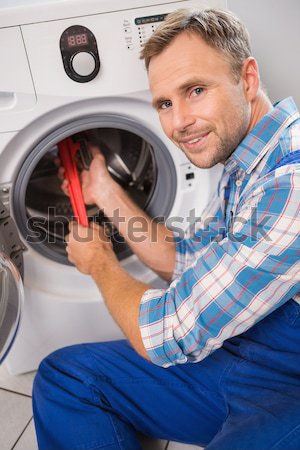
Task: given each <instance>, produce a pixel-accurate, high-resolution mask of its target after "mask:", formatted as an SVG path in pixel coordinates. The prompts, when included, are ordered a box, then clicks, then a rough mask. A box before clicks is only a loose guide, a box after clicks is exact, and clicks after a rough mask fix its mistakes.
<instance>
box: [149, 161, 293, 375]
mask: <svg viewBox="0 0 300 450" xmlns="http://www.w3.org/2000/svg"><path fill="white" fill-rule="evenodd" d="M279 170H280V169H279ZM283 172H284V171H283ZM299 193H300V176H299V172H297V171H296V170H295V172H294V173H293V172H291V173H285V174H284V173H283V174H281V175H279V171H277V172H276V176H273V177H270V176H268V177H266V178H262V179H261V180H259V182H258V183H257V184H256V186H253V188H252V189H251V190H250V191H249V192H248V194H247V199H246V198H244V199H243V205H242V207H241V208H240V209H239V211H238V216H237V217H233V224H232V230H229V231H228V234H227V236H225V237H224V239H222V240H221V241H219V242H218V241H214V242H211V243H210V244H209V245H207V246H206V247H203V249H202V250H200V252H199V253H198V254H197V259H196V260H195V261H194V262H193V263H192V264H191V265H190V266H189V267H187V268H186V269H185V271H184V272H183V273H182V274H181V275H180V276H179V277H178V278H177V279H176V280H174V282H173V283H172V284H171V286H170V287H169V289H167V290H166V291H164V292H163V293H162V292H161V291H156V292H155V290H152V291H151V292H150V293H146V295H144V297H143V298H142V299H141V309H140V329H141V335H142V339H143V342H144V346H145V348H146V350H147V353H148V355H149V356H150V358H151V361H152V362H154V363H155V364H157V365H160V366H163V367H168V366H169V365H173V364H179V363H185V362H195V361H200V360H202V359H203V358H205V357H207V356H208V355H209V354H210V353H211V352H213V351H215V350H217V349H218V348H219V347H221V346H222V344H223V342H224V341H225V340H227V339H229V338H231V337H233V336H237V335H239V334H241V333H243V332H245V331H246V330H248V329H249V328H250V327H252V326H253V325H254V324H255V323H257V322H258V321H259V320H261V319H263V318H264V317H265V316H267V315H268V314H270V313H271V312H272V311H274V310H275V309H276V308H278V307H279V306H281V305H282V304H283V303H284V302H286V301H287V300H289V299H291V298H293V297H294V296H295V295H296V294H297V293H298V292H299V289H300V271H299V251H300V250H299V249H300V235H299Z"/></svg>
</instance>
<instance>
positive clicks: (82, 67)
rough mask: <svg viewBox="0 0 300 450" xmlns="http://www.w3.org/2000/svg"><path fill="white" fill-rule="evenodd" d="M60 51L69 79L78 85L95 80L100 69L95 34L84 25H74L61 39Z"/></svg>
mask: <svg viewBox="0 0 300 450" xmlns="http://www.w3.org/2000/svg"><path fill="white" fill-rule="evenodd" d="M60 51H61V56H62V61H63V65H64V69H65V72H66V74H67V75H68V77H70V78H71V79H72V80H73V81H77V82H78V83H86V82H88V81H91V80H93V79H94V78H95V77H96V76H97V74H98V72H99V69H100V59H99V53H98V47H97V42H96V39H95V36H94V34H93V33H92V32H91V31H90V30H89V29H88V28H86V27H84V26H82V25H72V26H71V27H69V28H67V29H66V30H65V31H64V32H63V33H62V35H61V38H60Z"/></svg>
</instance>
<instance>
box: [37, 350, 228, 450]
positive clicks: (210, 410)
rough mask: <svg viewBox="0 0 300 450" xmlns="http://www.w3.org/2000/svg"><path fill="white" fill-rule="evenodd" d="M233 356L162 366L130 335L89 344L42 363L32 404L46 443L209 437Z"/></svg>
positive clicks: (222, 409) (106, 445) (51, 449)
mask: <svg viewBox="0 0 300 450" xmlns="http://www.w3.org/2000/svg"><path fill="white" fill-rule="evenodd" d="M234 360H235V358H234V357H232V355H231V354H230V353H228V352H224V351H223V350H222V349H220V350H218V351H217V352H215V353H214V354H213V355H211V356H210V357H208V358H206V360H204V361H203V362H201V363H199V364H184V365H178V366H174V367H170V368H168V369H162V368H160V367H157V366H155V365H154V364H152V363H150V362H148V361H146V360H144V359H143V358H141V357H140V356H139V355H138V354H137V353H136V352H135V351H134V350H133V349H132V348H131V347H130V345H129V344H128V343H127V341H115V342H107V343H99V344H98V343H97V344H83V345H77V346H72V347H67V348H64V349H61V350H58V351H57V352H54V353H53V354H52V355H50V356H49V357H48V358H46V359H45V360H44V361H43V362H42V363H41V365H40V368H39V371H38V374H37V376H36V379H35V383H34V391H33V408H34V419H35V426H36V431H37V438H38V442H39V449H40V450H60V449H66V450H76V449H82V450H83V449H84V450H91V449H93V450H96V449H106V450H108V449H109V450H112V449H123V450H135V449H140V445H139V443H138V441H137V439H136V435H135V430H138V431H140V432H142V433H144V434H146V435H148V436H151V437H155V438H161V439H170V440H177V441H182V442H187V443H195V444H198V445H206V444H207V443H208V442H209V441H210V440H211V439H212V438H213V436H214V435H215V434H216V433H217V432H218V430H219V429H220V427H221V426H222V424H223V421H224V419H225V417H226V415H227V410H226V406H225V404H224V399H223V397H222V395H220V394H219V392H218V391H219V386H220V384H221V381H222V376H223V375H224V374H225V373H226V371H227V370H229V369H230V366H231V365H232V364H233V361H234Z"/></svg>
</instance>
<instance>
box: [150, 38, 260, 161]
mask: <svg viewBox="0 0 300 450" xmlns="http://www.w3.org/2000/svg"><path fill="white" fill-rule="evenodd" d="M149 83H150V89H151V91H152V96H153V105H154V107H155V108H156V110H157V111H158V114H159V118H160V122H161V125H162V128H163V130H164V132H165V133H166V135H167V136H168V137H169V138H170V139H171V140H172V141H173V142H174V144H175V145H177V146H178V147H179V148H181V150H182V151H183V152H184V153H185V154H186V156H187V157H188V159H189V160H190V161H191V162H192V163H194V164H195V165H196V166H198V167H202V168H208V167H212V166H214V165H215V164H217V163H218V162H223V163H224V162H225V161H226V159H227V158H228V157H229V156H230V155H231V153H232V152H233V151H234V150H235V148H236V147H237V145H238V144H239V143H240V142H241V140H242V139H243V138H244V136H245V135H246V133H247V131H248V127H249V123H250V111H251V110H250V103H249V102H248V101H247V99H246V95H245V93H244V83H243V79H242V78H241V80H240V81H239V82H238V83H237V81H236V80H235V79H234V76H233V73H232V69H231V67H230V64H229V62H228V60H226V59H225V58H224V56H223V55H222V54H220V53H219V52H218V51H217V50H215V49H214V48H212V47H210V46H208V45H207V44H206V43H205V42H204V41H203V40H202V38H201V37H200V36H198V35H197V34H194V33H190V34H188V33H181V34H180V35H178V36H177V37H176V38H175V39H174V40H173V41H172V42H171V44H170V45H169V46H168V47H167V48H166V49H165V50H164V51H163V52H162V53H161V54H159V55H157V56H154V57H153V58H152V59H151V61H150V65H149Z"/></svg>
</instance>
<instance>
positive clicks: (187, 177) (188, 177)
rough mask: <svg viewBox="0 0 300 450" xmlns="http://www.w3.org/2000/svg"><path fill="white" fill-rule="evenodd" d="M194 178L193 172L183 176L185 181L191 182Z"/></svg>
mask: <svg viewBox="0 0 300 450" xmlns="http://www.w3.org/2000/svg"><path fill="white" fill-rule="evenodd" d="M194 178H195V174H194V172H189V173H186V174H185V179H186V180H193V179H194Z"/></svg>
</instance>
